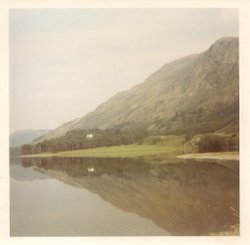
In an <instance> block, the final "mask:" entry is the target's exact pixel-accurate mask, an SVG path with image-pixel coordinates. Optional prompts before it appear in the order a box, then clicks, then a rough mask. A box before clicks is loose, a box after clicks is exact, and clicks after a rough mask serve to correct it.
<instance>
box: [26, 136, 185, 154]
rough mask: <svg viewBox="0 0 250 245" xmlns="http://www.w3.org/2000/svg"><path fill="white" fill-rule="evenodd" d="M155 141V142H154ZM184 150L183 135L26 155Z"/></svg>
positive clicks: (171, 152)
mask: <svg viewBox="0 0 250 245" xmlns="http://www.w3.org/2000/svg"><path fill="white" fill-rule="evenodd" d="M152 141H154V144H152ZM182 151H183V136H166V137H160V138H159V137H158V138H157V137H154V138H152V139H149V140H147V142H145V143H144V144H141V145H138V144H132V145H121V146H108V147H97V148H91V149H82V150H75V151H64V152H57V153H49V152H48V153H42V154H35V155H27V156H25V157H29V156H30V157H51V156H61V157H140V156H152V155H178V154H182Z"/></svg>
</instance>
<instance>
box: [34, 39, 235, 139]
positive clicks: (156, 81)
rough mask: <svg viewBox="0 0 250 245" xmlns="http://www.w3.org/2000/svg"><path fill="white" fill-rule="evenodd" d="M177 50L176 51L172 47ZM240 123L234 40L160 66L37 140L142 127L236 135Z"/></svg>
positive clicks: (169, 130) (219, 42)
mask: <svg viewBox="0 0 250 245" xmlns="http://www.w3.org/2000/svg"><path fill="white" fill-rule="evenodd" d="M176 48H178V47H176ZM238 120H239V54H238V38H237V37H226V38H222V39H219V40H218V41H216V42H215V43H214V44H213V45H212V46H211V47H210V48H209V49H208V50H206V51H205V52H203V53H200V54H194V55H190V56H187V57H184V58H182V59H179V60H176V61H174V62H171V63H168V64H166V65H164V66H163V67H161V68H160V69H159V70H158V71H156V72H155V73H154V74H152V75H151V76H149V77H148V78H147V79H146V80H145V82H143V83H141V84H139V85H137V86H135V87H133V88H131V89H129V90H127V91H124V92H120V93H118V94H116V95H115V96H113V97H112V98H110V99H109V100H108V101H107V102H105V103H103V104H101V105H100V106H99V107H97V109H96V110H95V111H93V112H91V113H89V114H87V115H86V116H84V117H82V118H79V119H75V120H72V121H70V122H67V123H65V124H63V125H62V126H60V127H59V128H57V129H55V130H54V131H51V132H50V133H49V134H47V135H46V136H45V137H42V138H41V139H40V140H39V141H37V142H41V141H43V140H45V139H47V140H48V139H52V138H56V137H60V136H63V135H65V134H66V133H67V132H68V131H71V130H76V129H94V128H99V129H107V128H114V127H116V128H120V129H124V128H134V127H138V126H144V127H146V128H147V129H149V130H153V131H154V130H155V131H158V132H160V133H164V134H181V133H186V134H187V133H190V132H194V133H204V132H213V131H216V130H222V131H223V128H224V129H226V130H227V131H229V132H230V131H231V132H237V131H238Z"/></svg>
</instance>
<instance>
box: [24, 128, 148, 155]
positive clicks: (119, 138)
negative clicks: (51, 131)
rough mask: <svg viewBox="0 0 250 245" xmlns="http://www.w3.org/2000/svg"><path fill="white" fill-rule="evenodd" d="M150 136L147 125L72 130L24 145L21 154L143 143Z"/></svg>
mask: <svg viewBox="0 0 250 245" xmlns="http://www.w3.org/2000/svg"><path fill="white" fill-rule="evenodd" d="M148 136H149V131H148V130H147V129H146V128H145V127H134V128H127V129H120V128H112V129H106V130H100V129H92V130H87V129H82V130H72V131H69V132H67V133H66V134H65V135H64V136H62V137H58V138H55V139H51V140H44V141H43V142H40V143H37V144H26V145H23V146H22V147H21V154H24V155H25V154H36V153H44V152H53V153H56V152H58V151H72V150H78V149H88V148H95V147H101V146H115V145H128V144H133V143H138V144H141V143H142V142H143V139H145V138H146V137H148Z"/></svg>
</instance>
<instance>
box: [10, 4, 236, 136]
mask: <svg viewBox="0 0 250 245" xmlns="http://www.w3.org/2000/svg"><path fill="white" fill-rule="evenodd" d="M231 35H234V36H235V35H236V36H238V11H237V10H236V9H12V10H10V130H11V132H14V131H16V130H20V129H28V128H33V129H38V128H56V127H58V126H60V125H61V124H62V123H64V122H66V121H69V120H72V119H74V118H77V117H82V116H84V115H85V114H86V113H88V112H90V111H92V110H94V109H95V108H96V107H97V106H98V105H99V104H101V103H102V102H104V101H105V100H107V99H108V98H110V97H111V96H113V95H114V94H116V93H117V92H119V91H121V90H126V89H128V88H130V87H132V86H133V85H135V84H138V83H141V82H143V81H144V80H145V79H146V78H147V77H148V76H149V75H150V74H151V73H153V72H155V71H156V70H157V69H158V68H160V67H161V66H162V65H163V64H165V63H167V62H169V61H172V60H175V59H177V58H181V57H183V56H185V55H189V54H192V53H199V52H202V51H204V50H206V49H207V48H208V47H209V46H210V45H211V44H212V43H213V42H214V41H215V40H216V39H218V38H221V37H224V36H231Z"/></svg>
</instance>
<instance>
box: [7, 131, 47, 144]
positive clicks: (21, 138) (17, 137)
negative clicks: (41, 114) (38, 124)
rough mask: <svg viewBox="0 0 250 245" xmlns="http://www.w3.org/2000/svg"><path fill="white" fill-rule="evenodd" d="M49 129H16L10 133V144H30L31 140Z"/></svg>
mask: <svg viewBox="0 0 250 245" xmlns="http://www.w3.org/2000/svg"><path fill="white" fill-rule="evenodd" d="M50 131H51V130H48V129H38V130H34V129H27V130H20V131H16V132H14V133H13V134H11V135H10V146H11V147H18V146H21V145H23V144H30V143H32V141H33V140H34V139H36V138H38V137H41V136H42V135H45V134H48V133H49V132H50Z"/></svg>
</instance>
